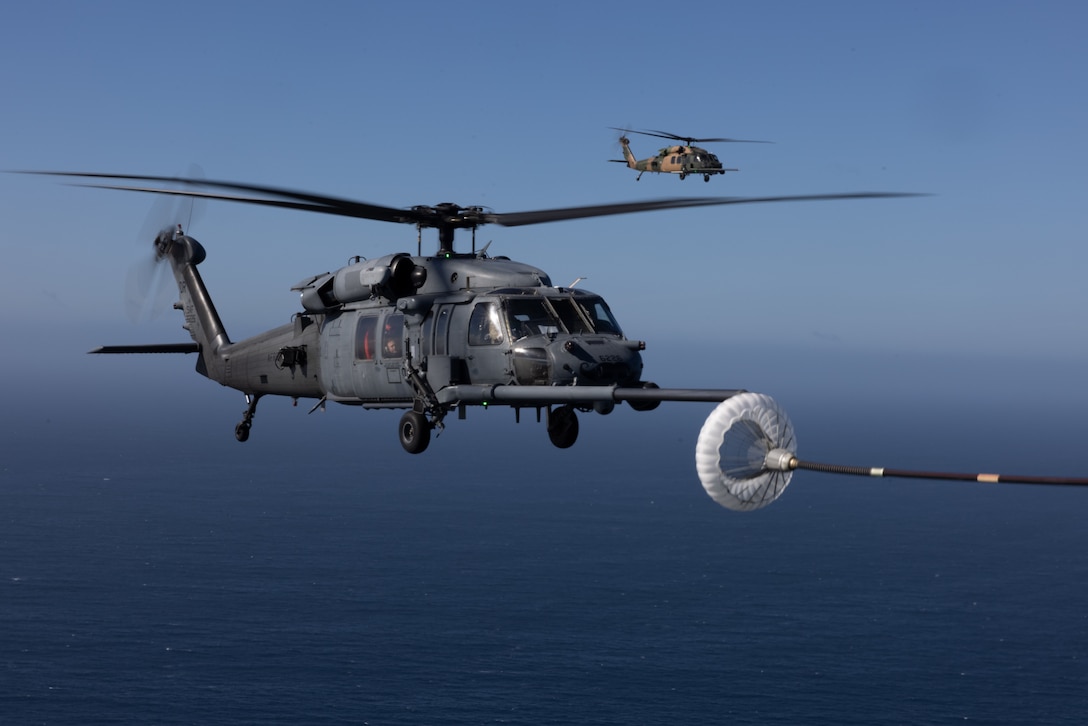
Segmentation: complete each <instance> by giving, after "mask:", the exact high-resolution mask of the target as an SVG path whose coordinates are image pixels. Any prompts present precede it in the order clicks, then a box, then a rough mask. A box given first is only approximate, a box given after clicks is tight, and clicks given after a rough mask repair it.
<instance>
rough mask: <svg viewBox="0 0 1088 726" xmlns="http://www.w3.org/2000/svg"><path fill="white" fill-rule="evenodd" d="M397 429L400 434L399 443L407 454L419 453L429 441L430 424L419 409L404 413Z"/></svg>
mask: <svg viewBox="0 0 1088 726" xmlns="http://www.w3.org/2000/svg"><path fill="white" fill-rule="evenodd" d="M397 431H398V433H399V434H400V445H401V446H403V447H404V450H405V451H407V452H408V453H409V454H421V453H423V452H424V451H425V450H426V448H427V445H428V444H429V443H431V424H430V422H429V421H427V417H426V416H424V415H423V414H422V413H420V412H419V411H409V412H408V413H406V414H404V415H403V416H402V417H401V419H400V426H399V428H398V429H397Z"/></svg>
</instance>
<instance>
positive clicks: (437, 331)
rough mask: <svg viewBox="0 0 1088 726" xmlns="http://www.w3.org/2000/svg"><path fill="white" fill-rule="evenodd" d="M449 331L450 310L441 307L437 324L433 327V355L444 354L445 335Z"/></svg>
mask: <svg viewBox="0 0 1088 726" xmlns="http://www.w3.org/2000/svg"><path fill="white" fill-rule="evenodd" d="M449 329H450V309H449V307H447V306H443V307H442V309H441V310H439V311H438V322H437V323H436V324H435V326H434V354H435V355H445V354H446V335H447V334H448V332H449Z"/></svg>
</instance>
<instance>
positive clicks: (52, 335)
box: [0, 1, 1088, 407]
mask: <svg viewBox="0 0 1088 726" xmlns="http://www.w3.org/2000/svg"><path fill="white" fill-rule="evenodd" d="M1086 21H1088V8H1086V6H1084V5H1083V4H1082V3H1077V2H1040V3H1030V4H1029V3H1006V2H960V3H945V2H911V3H870V2H825V3H809V2H767V3H729V2H706V3H698V2H695V3H685V4H684V5H682V6H677V7H670V6H666V5H663V4H657V3H639V2H600V3H578V4H575V3H565V2H557V3H548V4H538V5H535V6H526V5H524V4H518V3H505V2H477V3H474V2H466V3H461V4H457V5H454V6H451V5H450V4H448V3H438V2H410V1H408V2H400V3H348V2H342V3H336V2H327V3H311V4H306V5H304V4H301V3H283V2H263V3H256V2H228V3H221V2H219V3H205V2H188V3H184V4H181V5H179V4H176V3H175V4H160V3H138V2H102V3H76V2H72V3H63V2H62V3H50V4H31V3H21V4H17V5H14V6H11V7H7V8H5V10H4V11H3V22H2V23H0V94H2V103H3V109H4V112H3V119H4V121H3V127H2V128H3V133H2V135H0V149H2V151H0V167H2V168H4V169H44V170H77V171H83V170H87V171H105V172H124V173H136V174H178V173H183V172H185V171H186V170H187V169H188V168H189V167H190V166H191V165H193V164H197V165H199V166H200V167H201V168H202V169H203V172H204V174H205V175H206V176H207V177H208V178H213V179H227V180H235V181H247V182H255V183H265V184H273V185H281V186H290V187H296V188H300V189H306V190H313V191H317V192H323V193H328V194H332V195H339V196H346V197H352V198H357V199H361V200H365V201H371V202H375V203H379V204H385V205H389V206H405V207H407V206H412V205H415V204H433V203H437V202H443V201H454V202H457V203H459V204H463V205H468V204H483V205H485V206H488V207H491V208H492V209H494V210H496V211H500V212H515V211H522V210H529V209H540V208H550V207H560V206H568V205H578V204H591V203H601V202H608V201H619V200H638V199H650V198H659V197H668V196H691V195H725V196H759V195H776V194H807V193H828V192H846V191H870V190H879V191H911V192H927V193H932V194H933V195H934V196H931V197H925V198H918V199H900V200H887V201H883V200H882V201H864V202H848V201H843V202H832V203H820V204H814V203H804V204H789V205H778V206H768V205H755V206H752V207H731V208H717V209H702V210H682V211H670V212H663V213H651V214H637V215H630V216H626V217H612V218H606V219H599V220H585V221H571V222H560V223H555V224H547V225H540V226H536V227H524V228H516V229H504V228H500V227H490V228H484V229H482V230H481V232H480V239H481V241H488V240H491V241H492V246H491V248H490V251H491V252H492V254H505V255H509V256H512V257H515V258H517V259H521V260H524V261H526V262H529V263H531V264H535V265H537V266H539V267H542V268H544V269H545V270H547V271H548V272H549V273H550V274H551V275H552V278H553V280H554V281H555V282H557V283H560V284H565V283H567V282H569V281H571V280H573V279H575V278H576V277H579V276H583V277H585V278H586V281H585V282H584V283H582V285H583V286H584V287H586V288H588V289H591V290H594V291H596V292H599V293H601V294H603V295H605V297H606V298H607V299H608V300H609V301H610V303H611V305H612V307H613V309H614V311H615V313H616V315H617V317H618V318H619V319H620V322H621V324H623V326H624V327H625V330H626V332H627V333H628V334H629V335H630V336H632V337H637V338H642V339H646V340H648V341H650V349H649V350H648V351H647V359H648V362H650V363H651V364H656V365H658V366H659V369H660V370H661V371H663V372H664V373H665V375H664V376H662V378H666V377H667V378H668V381H667V383H668V384H670V385H684V384H688V383H689V381H688V380H681V379H682V378H684V377H685V371H691V370H694V371H697V372H698V373H697V374H695V375H694V377H695V378H697V379H698V380H691V381H690V384H691V385H719V386H723V387H732V386H746V387H755V386H754V385H753V384H751V383H750V382H749V381H747V380H745V381H740V380H736V379H734V378H733V377H732V375H731V374H733V373H735V372H736V371H738V370H740V371H744V370H745V367H746V365H748V366H750V367H751V368H752V371H751V372H755V373H759V372H763V375H762V376H759V375H756V376H755V378H757V379H758V380H757V381H756V382H757V383H759V384H764V385H765V386H770V387H781V388H787V389H788V388H790V387H791V386H799V385H800V384H798V383H797V382H796V380H795V377H796V371H791V370H790V369H788V368H786V367H785V366H784V365H783V368H782V370H781V371H780V372H779V373H777V374H774V373H769V372H767V371H769V370H770V369H769V368H768V367H766V366H762V365H753V364H752V363H751V361H761V360H764V359H771V358H774V357H775V356H777V355H778V354H779V349H780V348H781V347H786V348H789V349H791V350H794V351H799V352H800V354H801V358H803V357H804V354H805V353H806V352H808V353H812V354H820V355H830V354H835V353H842V354H843V355H847V354H854V353H859V354H867V355H868V354H875V355H885V356H887V355H891V356H895V355H900V354H901V355H904V356H924V355H938V356H946V355H947V356H965V357H971V356H979V357H980V358H982V359H990V360H995V359H1000V360H1014V361H1021V362H1023V361H1027V362H1028V363H1026V364H1023V366H1022V367H1021V368H1018V369H1016V371H1017V373H1016V375H1017V376H1018V377H1020V378H1021V379H1025V378H1026V379H1029V381H1030V382H1031V383H1032V384H1035V383H1038V382H1040V380H1041V379H1043V378H1045V373H1044V371H1046V370H1048V368H1047V366H1050V365H1052V362H1053V361H1059V362H1060V363H1061V365H1062V366H1065V368H1063V370H1066V369H1069V368H1070V366H1072V367H1073V368H1075V367H1076V365H1077V364H1081V363H1083V364H1088V335H1086V332H1088V331H1086V325H1088V324H1086V323H1085V313H1086V311H1088V285H1085V284H1084V273H1085V270H1086V269H1088V246H1086V245H1085V234H1084V223H1083V212H1082V211H1081V205H1082V204H1083V198H1084V196H1085V191H1086V186H1088V185H1086V183H1085V181H1084V178H1085V177H1084V170H1085V168H1088V141H1086V139H1085V133H1084V129H1085V128H1088V112H1086V95H1085V93H1084V88H1085V81H1086V78H1085V76H1086V71H1088V45H1086V44H1085V43H1084V41H1083V29H1084V27H1086V24H1088V22H1086ZM610 126H619V127H631V128H650V129H665V130H668V131H672V132H675V133H679V134H691V135H694V136H728V137H734V138H747V139H766V140H770V141H773V142H774V143H773V144H718V145H714V146H713V149H714V150H715V151H716V152H717V153H718V154H719V156H721V157H722V158H723V160H724V161H725V162H726V165H727V166H736V167H739V168H740V169H741V171H740V172H739V173H737V174H732V175H727V176H725V177H717V178H715V179H713V180H712V181H711V182H710V183H709V184H704V183H703V182H702V181H701V180H699V179H697V178H696V179H687V180H685V181H680V180H679V179H678V178H677V177H675V176H650V175H647V176H644V177H643V178H642V180H641V181H639V182H637V183H636V181H635V178H634V173H633V172H630V171H628V170H625V169H624V168H623V167H622V166H620V165H618V164H610V163H607V160H608V159H614V158H619V153H620V152H619V147H618V144H617V143H616V133H615V132H613V131H612V130H610V129H609V128H608V127H610ZM633 145H634V149H635V151H636V153H638V154H639V155H640V156H648V155H650V154H651V153H652V152H653V151H654V150H655V149H656V148H657V146H659V145H661V144H659V143H658V140H656V139H651V138H645V137H633ZM0 190H2V193H0V244H2V245H3V250H4V256H5V264H4V265H3V266H2V270H0V326H2V328H3V329H5V330H6V331H8V332H9V333H14V334H16V335H19V336H25V337H22V338H20V339H26V338H29V339H31V340H33V341H34V344H35V348H36V350H38V351H39V352H41V353H44V354H45V355H43V356H42V357H41V358H40V362H39V363H37V364H36V365H34V366H33V367H32V370H30V371H28V372H27V373H26V376H27V378H25V379H22V380H20V382H19V383H18V384H13V383H12V382H11V381H10V379H9V381H8V382H7V383H5V384H4V385H5V386H10V387H11V390H10V391H9V393H16V392H23V391H26V390H28V389H37V388H39V383H41V382H45V384H46V385H45V386H44V387H45V388H52V387H53V386H51V385H49V384H51V383H52V382H53V379H51V378H50V376H51V375H53V374H54V373H55V371H58V370H61V371H67V372H71V371H75V370H79V371H82V373H80V375H84V376H103V375H109V374H108V373H107V371H109V370H117V371H121V370H123V371H125V372H124V373H114V374H113V375H114V376H129V375H132V371H135V370H137V366H143V367H156V369H157V370H161V366H163V365H168V366H170V369H171V370H175V369H178V368H181V369H184V370H189V369H190V368H191V359H186V362H185V363H184V364H183V365H180V366H179V365H175V364H174V363H165V362H161V363H160V362H159V361H158V360H141V361H139V363H120V364H119V363H118V362H117V361H116V360H114V361H106V362H105V363H99V362H88V359H87V357H86V356H84V355H83V352H84V351H85V350H87V349H88V348H90V347H92V346H94V345H97V344H99V343H122V342H161V341H175V340H177V341H180V340H185V333H184V331H182V330H180V327H179V325H180V320H179V319H178V318H177V315H176V314H172V313H171V312H170V311H167V312H166V313H164V314H162V315H161V316H160V317H158V318H156V319H155V320H152V321H150V322H145V323H141V324H134V323H133V322H131V321H130V320H129V318H128V316H127V314H126V310H125V306H124V303H123V292H124V280H125V275H126V273H127V271H128V269H129V267H130V266H131V265H132V264H134V263H135V262H136V260H137V259H139V258H140V256H141V255H142V254H144V251H145V249H146V245H147V240H142V239H139V233H140V230H141V227H142V226H143V225H144V223H145V218H146V217H147V215H148V213H149V210H150V209H151V206H152V200H151V199H150V198H149V197H146V196H144V195H137V194H126V193H121V192H109V191H101V190H90V189H80V188H73V187H68V186H63V185H61V184H58V183H57V182H56V181H55V180H52V179H43V178H34V177H25V176H17V175H0ZM190 232H191V233H192V234H193V235H194V236H195V237H197V238H198V239H200V240H201V242H202V243H203V244H204V245H205V246H206V247H207V248H208V251H209V256H208V261H207V262H206V263H205V264H204V265H203V267H202V272H203V274H204V276H205V280H206V281H207V283H208V286H209V288H210V290H211V292H212V295H213V297H214V299H215V302H216V304H217V305H218V306H219V311H220V314H221V315H222V317H223V319H224V321H225V323H226V325H227V329H228V332H229V333H230V334H231V336H232V337H233V338H234V339H235V340H237V339H240V338H243V337H246V336H248V335H251V334H254V333H256V332H259V331H260V330H262V329H264V328H267V327H272V326H273V325H277V324H280V323H282V322H285V321H286V320H287V319H288V318H289V316H290V315H291V313H292V312H294V311H295V310H297V298H296V297H295V294H294V293H291V292H290V290H289V288H290V286H291V285H292V284H293V283H295V282H296V281H298V280H299V279H301V278H303V277H305V276H306V275H309V274H311V273H317V272H324V271H326V270H329V269H335V268H336V267H338V266H340V265H342V264H344V263H345V262H346V260H347V259H348V258H349V257H350V256H352V255H356V254H361V255H364V256H378V255H381V254H385V253H388V252H392V251H398V250H414V247H415V231H414V229H412V228H410V227H403V228H402V227H398V226H394V225H387V224H382V223H379V222H367V221H352V220H343V219H333V218H323V217H321V216H318V215H312V214H303V213H297V212H288V211H281V210H269V209H263V208H255V207H247V206H244V205H234V204H228V203H211V204H208V205H206V206H205V208H204V209H203V213H202V215H201V216H200V217H199V218H198V219H197V220H196V222H195V223H194V225H192V227H191V228H190ZM424 245H425V246H428V247H429V246H430V245H433V240H429V239H426V238H425V240H424ZM655 345H657V346H659V347H658V350H659V351H662V352H658V353H655V352H654V350H655V348H654V346H655ZM673 346H682V350H686V351H694V352H695V354H696V356H697V359H696V360H695V361H694V365H689V364H690V363H692V361H690V360H687V361H686V360H685V359H684V358H683V356H681V357H679V358H678V357H676V356H674V355H671V354H666V353H665V352H664V350H671V349H672V347H673ZM725 350H728V351H730V356H732V357H733V358H735V359H736V360H739V361H748V362H747V363H745V362H741V363H739V364H736V363H734V364H730V365H720V366H719V365H717V364H716V363H714V362H708V357H709V359H710V361H716V360H718V356H720V355H721V354H722V351H725ZM704 352H705V353H704ZM1032 362H1035V364H1032ZM798 365H802V363H799V364H798ZM111 366H117V367H115V368H111ZM776 370H777V369H776ZM147 375H148V379H147V380H148V381H153V380H155V377H154V376H152V375H151V374H150V373H149V374H147ZM937 375H940V373H939V372H938V373H937ZM995 375H996V374H995ZM190 378H191V381H190V380H189V379H185V380H186V382H184V383H183V382H180V381H179V383H178V385H179V386H193V387H196V386H208V385H209V384H207V382H205V381H203V380H201V379H199V378H197V377H195V376H191V375H190ZM125 380H129V379H128V378H127V377H126V378H125ZM987 380H989V379H987ZM887 382H888V384H889V385H892V384H893V382H892V381H890V380H889V381H887ZM1042 382H1044V383H1045V382H1046V381H1042ZM1077 382H1078V381H1076V380H1071V381H1066V380H1062V381H1060V382H1056V383H1053V385H1056V386H1058V387H1059V389H1062V390H1066V391H1067V390H1068V388H1069V386H1070V385H1076V384H1077ZM809 383H812V384H813V385H819V384H820V381H818V380H816V381H809ZM914 383H916V384H924V381H922V380H917V381H914ZM1021 383H1022V380H1021V381H1013V383H1012V384H1011V385H1020V384H1021ZM963 384H964V385H965V386H967V387H970V386H971V385H978V384H977V383H976V382H975V381H972V380H966V381H963ZM946 385H947V386H948V387H949V388H951V389H955V388H956V384H954V383H948V382H946ZM1059 389H1054V391H1052V395H1058V393H1059ZM1082 390H1083V386H1081V387H1080V388H1079V389H1078V394H1077V395H1078V396H1079V399H1078V400H1083V399H1084V396H1085V394H1084V393H1083V392H1079V391H1082ZM768 392H771V393H773V392H774V391H768ZM217 393H218V395H223V394H222V393H219V392H217ZM232 401H233V399H232ZM235 407H236V406H235Z"/></svg>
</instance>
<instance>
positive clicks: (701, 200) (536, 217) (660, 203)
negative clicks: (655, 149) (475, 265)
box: [487, 192, 925, 227]
mask: <svg viewBox="0 0 1088 726" xmlns="http://www.w3.org/2000/svg"><path fill="white" fill-rule="evenodd" d="M917 196H925V195H924V194H914V193H910V192H849V193H845V194H799V195H787V196H779V197H681V198H678V199H649V200H646V201H643V202H621V203H617V204H598V205H594V206H589V207H566V208H563V209H542V210H540V211H536V212H512V213H507V214H488V215H487V217H488V219H487V221H489V222H494V223H495V224H501V225H503V226H504V227H517V226H520V225H523V224H543V223H544V222H558V221H561V220H565V219H583V218H586V217H607V216H609V215H613V214H632V213H634V212H652V211H658V210H664V209H683V208H685V207H715V206H721V205H724V204H760V203H763V202H815V201H831V200H834V199H885V198H893V197H917Z"/></svg>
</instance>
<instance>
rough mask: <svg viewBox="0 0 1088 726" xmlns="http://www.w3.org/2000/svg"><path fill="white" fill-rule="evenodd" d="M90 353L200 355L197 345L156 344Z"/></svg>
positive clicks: (103, 347)
mask: <svg viewBox="0 0 1088 726" xmlns="http://www.w3.org/2000/svg"><path fill="white" fill-rule="evenodd" d="M87 352H88V353H199V352H200V347H199V346H198V345H197V344H196V343H156V344H153V345H100V346H98V347H97V348H95V349H94V350H89V351H87Z"/></svg>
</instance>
